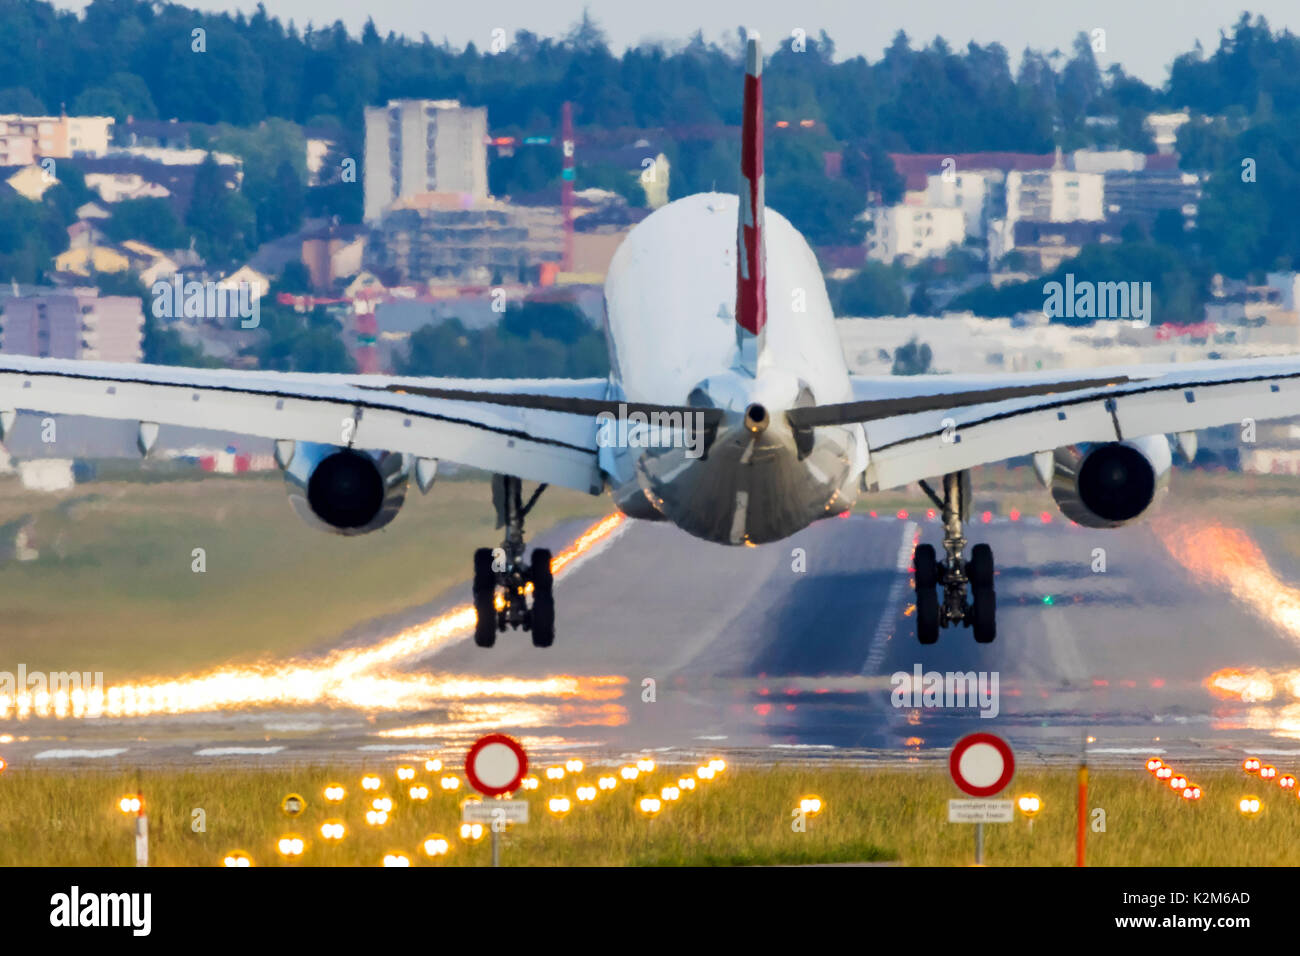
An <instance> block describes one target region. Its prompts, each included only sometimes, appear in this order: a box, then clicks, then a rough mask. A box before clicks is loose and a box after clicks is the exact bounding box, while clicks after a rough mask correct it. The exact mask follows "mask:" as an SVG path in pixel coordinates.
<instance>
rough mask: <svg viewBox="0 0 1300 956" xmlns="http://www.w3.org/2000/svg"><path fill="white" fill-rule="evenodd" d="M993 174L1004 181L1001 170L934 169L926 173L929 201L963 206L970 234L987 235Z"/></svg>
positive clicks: (939, 204) (967, 230)
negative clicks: (955, 170)
mask: <svg viewBox="0 0 1300 956" xmlns="http://www.w3.org/2000/svg"><path fill="white" fill-rule="evenodd" d="M993 177H996V178H997V179H998V181H1001V178H1002V174H1001V173H1000V172H993V173H985V172H970V171H966V172H954V173H950V174H945V173H932V174H930V175H929V176H927V177H926V189H925V204H926V205H928V206H946V207H948V208H952V209H960V210H961V211H962V214H963V215H964V216H965V217H966V235H967V237H969V238H979V237H982V236H983V235H984V229H985V225H986V222H987V219H988V212H989V201H990V199H991V195H992V188H991V187H992V185H993V184H992V182H991V180H992V179H993Z"/></svg>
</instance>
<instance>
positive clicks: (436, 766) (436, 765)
mask: <svg viewBox="0 0 1300 956" xmlns="http://www.w3.org/2000/svg"><path fill="white" fill-rule="evenodd" d="M441 769H442V761H441V760H438V759H436V758H434V759H432V760H426V761H425V762H424V771H425V773H437V772H438V771H439V770H441Z"/></svg>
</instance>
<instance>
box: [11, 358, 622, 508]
mask: <svg viewBox="0 0 1300 956" xmlns="http://www.w3.org/2000/svg"><path fill="white" fill-rule="evenodd" d="M608 394H609V382H608V381H607V380H605V379H573V380H567V379H527V380H525V379H417V378H395V377H386V376H369V375H314V374H292V373H277V372H257V371H232V370H227V369H193V368H181V367H171V366H161V365H128V364H114V363H108V362H83V361H70V360H61V359H43V358H30V357H27V356H21V355H3V356H0V425H3V426H4V428H7V427H8V425H9V424H11V423H12V416H13V413H14V412H16V411H18V410H24V411H34V412H48V413H51V414H62V415H88V416H91V417H97V418H114V419H125V420H131V419H135V420H138V421H141V422H152V423H157V424H159V425H160V426H166V425H185V426H190V427H194V428H207V429H213V430H216V431H224V432H230V433H237V434H243V435H255V436H260V437H263V438H271V439H294V440H298V441H308V442H319V443H322V444H331V445H342V446H351V447H356V448H366V449H383V450H386V451H391V452H404V453H407V454H411V455H415V456H419V457H427V458H437V459H441V460H444V461H454V462H459V463H461V464H464V465H470V466H473V467H476V468H482V469H485V470H487V471H492V472H497V473H502V474H509V475H514V476H516V477H519V478H525V479H528V480H533V481H539V482H547V483H550V484H556V485H563V486H565V487H569V488H576V489H579V490H581V491H586V492H589V493H591V494H597V493H599V492H600V490H601V488H602V487H603V478H602V476H601V473H600V470H599V467H598V465H597V461H596V451H597V445H596V420H595V415H596V414H598V413H599V412H600V411H602V410H605V409H607V408H610V407H612V403H611V402H609V401H607V396H608ZM613 404H616V403H613ZM6 419H7V421H6ZM3 430H4V429H2V428H0V431H3Z"/></svg>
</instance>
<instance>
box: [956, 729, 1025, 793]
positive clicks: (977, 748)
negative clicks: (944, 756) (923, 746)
mask: <svg viewBox="0 0 1300 956" xmlns="http://www.w3.org/2000/svg"><path fill="white" fill-rule="evenodd" d="M948 772H949V773H951V774H952V779H953V782H954V783H956V784H957V786H959V787H960V788H961V789H962V790H963V791H965V792H966V793H969V794H970V795H971V796H972V797H991V796H993V795H994V794H995V793H1000V792H1001V791H1002V790H1004V789H1005V788H1006V786H1007V784H1009V783H1010V782H1011V778H1012V776H1014V775H1015V772H1016V758H1015V757H1014V756H1013V755H1012V753H1011V748H1010V747H1009V746H1008V745H1007V742H1006V741H1005V740H1003V739H1002V738H1001V737H997V736H994V735H993V734H969V735H967V736H965V737H963V738H962V739H961V740H959V741H957V744H956V746H954V747H953V748H952V754H951V755H950V756H949V757H948Z"/></svg>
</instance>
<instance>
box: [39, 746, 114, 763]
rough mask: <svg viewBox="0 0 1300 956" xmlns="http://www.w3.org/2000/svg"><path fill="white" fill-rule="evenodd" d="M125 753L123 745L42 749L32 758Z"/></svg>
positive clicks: (75, 758)
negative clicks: (100, 748)
mask: <svg viewBox="0 0 1300 956" xmlns="http://www.w3.org/2000/svg"><path fill="white" fill-rule="evenodd" d="M124 753H126V748H125V747H106V748H104V749H103V750H73V749H67V750H42V751H41V752H40V753H38V754H36V755H35V756H34V757H33V758H32V759H33V760H77V759H79V758H82V757H116V756H117V755H118V754H124Z"/></svg>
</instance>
